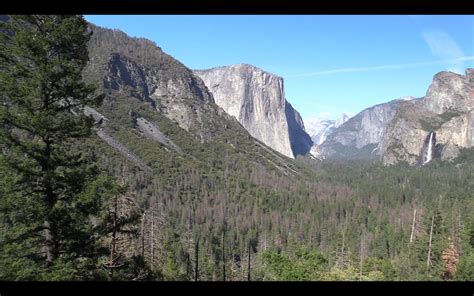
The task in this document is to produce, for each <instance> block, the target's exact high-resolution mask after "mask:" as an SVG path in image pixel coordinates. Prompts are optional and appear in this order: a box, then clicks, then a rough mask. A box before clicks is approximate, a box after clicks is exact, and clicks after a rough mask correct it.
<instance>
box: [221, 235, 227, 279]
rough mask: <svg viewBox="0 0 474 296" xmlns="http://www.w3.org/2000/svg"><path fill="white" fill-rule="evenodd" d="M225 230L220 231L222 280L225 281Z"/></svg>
mask: <svg viewBox="0 0 474 296" xmlns="http://www.w3.org/2000/svg"><path fill="white" fill-rule="evenodd" d="M224 238H225V230H224V231H223V232H222V280H223V281H224V282H225V279H226V278H225V245H224V243H225V241H224Z"/></svg>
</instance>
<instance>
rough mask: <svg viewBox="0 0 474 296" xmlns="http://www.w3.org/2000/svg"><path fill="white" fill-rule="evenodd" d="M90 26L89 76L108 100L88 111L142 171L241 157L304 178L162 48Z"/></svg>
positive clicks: (101, 134)
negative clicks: (227, 110) (224, 107)
mask: <svg viewBox="0 0 474 296" xmlns="http://www.w3.org/2000/svg"><path fill="white" fill-rule="evenodd" d="M90 28H91V29H92V30H93V32H94V33H93V35H92V38H91V40H90V42H89V56H90V61H89V63H88V65H87V67H86V69H85V70H84V74H83V76H84V79H86V80H89V81H92V82H94V83H98V84H99V91H101V92H104V93H105V94H106V99H105V101H104V104H103V105H102V106H101V107H100V108H98V109H97V110H94V109H92V108H88V110H87V112H88V113H89V114H90V115H91V116H92V117H94V118H95V119H96V121H97V122H98V123H99V124H98V130H97V134H98V135H99V137H100V138H101V139H102V140H103V141H104V142H105V143H107V144H108V145H109V147H111V148H113V149H114V150H115V152H117V153H119V154H120V155H122V157H124V158H125V159H127V160H128V161H130V162H131V163H133V164H134V165H135V166H136V167H138V168H141V169H142V170H144V171H147V172H149V173H150V174H153V173H154V172H155V171H156V170H158V171H161V172H163V171H164V170H165V171H166V170H167V169H169V170H170V171H175V170H176V169H177V168H178V167H189V166H199V167H201V169H203V167H206V166H209V165H211V166H213V165H215V161H210V160H209V157H212V158H215V159H218V160H219V161H220V164H219V165H222V159H228V161H230V159H234V161H238V162H241V163H242V164H244V163H247V164H246V165H250V166H257V167H258V166H262V165H263V166H264V167H267V168H269V169H270V170H276V171H277V172H278V173H281V174H283V175H293V174H296V173H297V171H298V169H297V168H296V164H295V163H292V162H291V160H289V159H286V158H284V157H283V156H282V155H280V154H278V153H276V152H275V151H273V150H272V149H270V148H268V147H266V146H265V145H264V144H262V143H261V142H259V141H258V140H256V139H254V138H252V137H251V136H250V134H249V133H248V132H247V131H246V130H245V129H244V128H243V127H242V125H241V124H240V123H239V122H238V121H237V120H236V119H235V118H234V117H233V116H231V115H229V114H228V113H226V112H225V111H224V110H223V109H222V108H220V107H219V106H218V105H216V103H215V102H214V98H213V96H212V94H211V93H210V92H209V91H208V89H207V87H206V86H205V84H204V83H203V81H202V80H201V79H200V78H199V77H197V76H195V75H194V74H193V72H192V71H191V70H189V69H188V68H186V67H185V66H184V65H183V64H182V63H180V62H179V61H177V60H175V59H174V58H173V57H171V56H169V55H167V54H166V53H164V52H163V51H162V50H161V49H160V48H159V47H158V46H157V45H156V44H154V43H153V42H151V41H149V40H146V39H142V38H131V37H129V36H127V35H126V34H124V33H123V32H121V31H118V30H110V29H104V28H100V27H97V26H95V25H93V24H90ZM295 120H297V119H295ZM221 154H222V155H221ZM237 159H238V160H237Z"/></svg>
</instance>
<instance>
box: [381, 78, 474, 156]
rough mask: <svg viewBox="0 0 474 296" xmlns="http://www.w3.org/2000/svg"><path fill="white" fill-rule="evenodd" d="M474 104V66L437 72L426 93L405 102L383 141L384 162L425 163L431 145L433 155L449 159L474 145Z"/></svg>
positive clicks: (382, 153)
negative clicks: (420, 97)
mask: <svg viewBox="0 0 474 296" xmlns="http://www.w3.org/2000/svg"><path fill="white" fill-rule="evenodd" d="M473 108H474V69H467V70H466V74H465V75H459V74H455V73H452V72H440V73H438V74H436V75H435V76H434V77H433V82H432V84H431V85H430V87H429V89H428V91H427V93H426V95H425V97H423V98H422V99H420V100H416V101H412V102H406V103H403V104H401V106H400V108H399V110H397V112H396V114H395V116H394V118H393V120H392V121H391V122H390V124H389V126H388V127H387V131H386V132H385V133H384V136H383V139H382V141H381V144H380V152H381V155H382V160H383V162H384V164H387V165H390V164H395V163H398V162H406V163H408V164H410V165H415V164H424V163H425V162H426V161H424V159H425V160H426V155H427V154H428V150H429V149H431V150H432V154H433V155H432V156H433V158H441V159H443V160H447V159H452V158H454V157H456V156H457V155H458V154H459V151H460V149H462V148H470V147H473V145H474V138H473V130H474V109H473ZM430 143H431V144H430ZM430 159H431V158H430Z"/></svg>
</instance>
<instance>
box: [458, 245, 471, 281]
mask: <svg viewBox="0 0 474 296" xmlns="http://www.w3.org/2000/svg"><path fill="white" fill-rule="evenodd" d="M454 279H455V280H458V281H473V280H474V252H470V253H469V254H467V255H466V256H463V257H462V258H461V260H460V261H459V265H458V267H457V270H456V273H455V274H454Z"/></svg>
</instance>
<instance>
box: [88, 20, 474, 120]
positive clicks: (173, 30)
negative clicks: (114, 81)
mask: <svg viewBox="0 0 474 296" xmlns="http://www.w3.org/2000/svg"><path fill="white" fill-rule="evenodd" d="M86 19H87V20H88V21H90V22H92V23H95V24H97V25H99V26H103V27H107V28H115V29H120V30H122V31H124V32H125V33H127V34H129V35H131V36H135V37H145V38H148V39H150V40H153V41H155V42H156V44H157V45H158V46H160V47H161V48H162V49H163V50H164V51H165V52H166V53H168V54H170V55H172V56H173V57H174V58H176V59H178V60H180V61H181V62H182V63H184V64H185V65H186V66H187V67H189V68H191V69H206V68H211V67H216V66H223V65H231V64H237V63H247V64H252V65H255V66H257V67H260V68H262V69H264V70H266V71H269V72H272V73H275V74H277V75H280V76H282V77H283V78H284V80H285V92H286V98H287V100H288V101H289V102H291V103H292V105H293V106H294V107H295V108H296V109H297V110H298V111H299V112H300V113H301V115H302V116H303V118H304V119H306V120H308V119H310V118H315V117H322V118H337V117H339V116H340V114H341V113H343V112H345V113H350V114H352V115H355V114H356V113H358V112H360V111H361V110H362V109H364V108H367V107H370V106H372V105H375V104H378V103H383V102H386V101H389V100H392V99H395V98H398V97H402V96H415V97H421V96H423V95H424V94H425V93H426V90H427V88H428V86H429V85H430V83H431V81H432V77H433V75H434V74H436V73H437V72H439V71H444V70H450V71H455V72H458V73H464V69H465V68H467V67H474V16H472V15H471V16H430V15H423V16H408V15H404V16H395V15H387V16H370V15H367V16H355V15H347V16H329V15H322V16H317V15H315V16H303V15H294V16H281V15H279V16H276V15H275V16H270V15H267V16H247V15H242V16H238V15H226V16H218V15H205V16H199V15H194V16H179V15H174V16H160V15H154V16H152V15H147V16H144V15H141V16H126V15H119V16H111V15H109V16H100V15H87V16H86Z"/></svg>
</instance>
